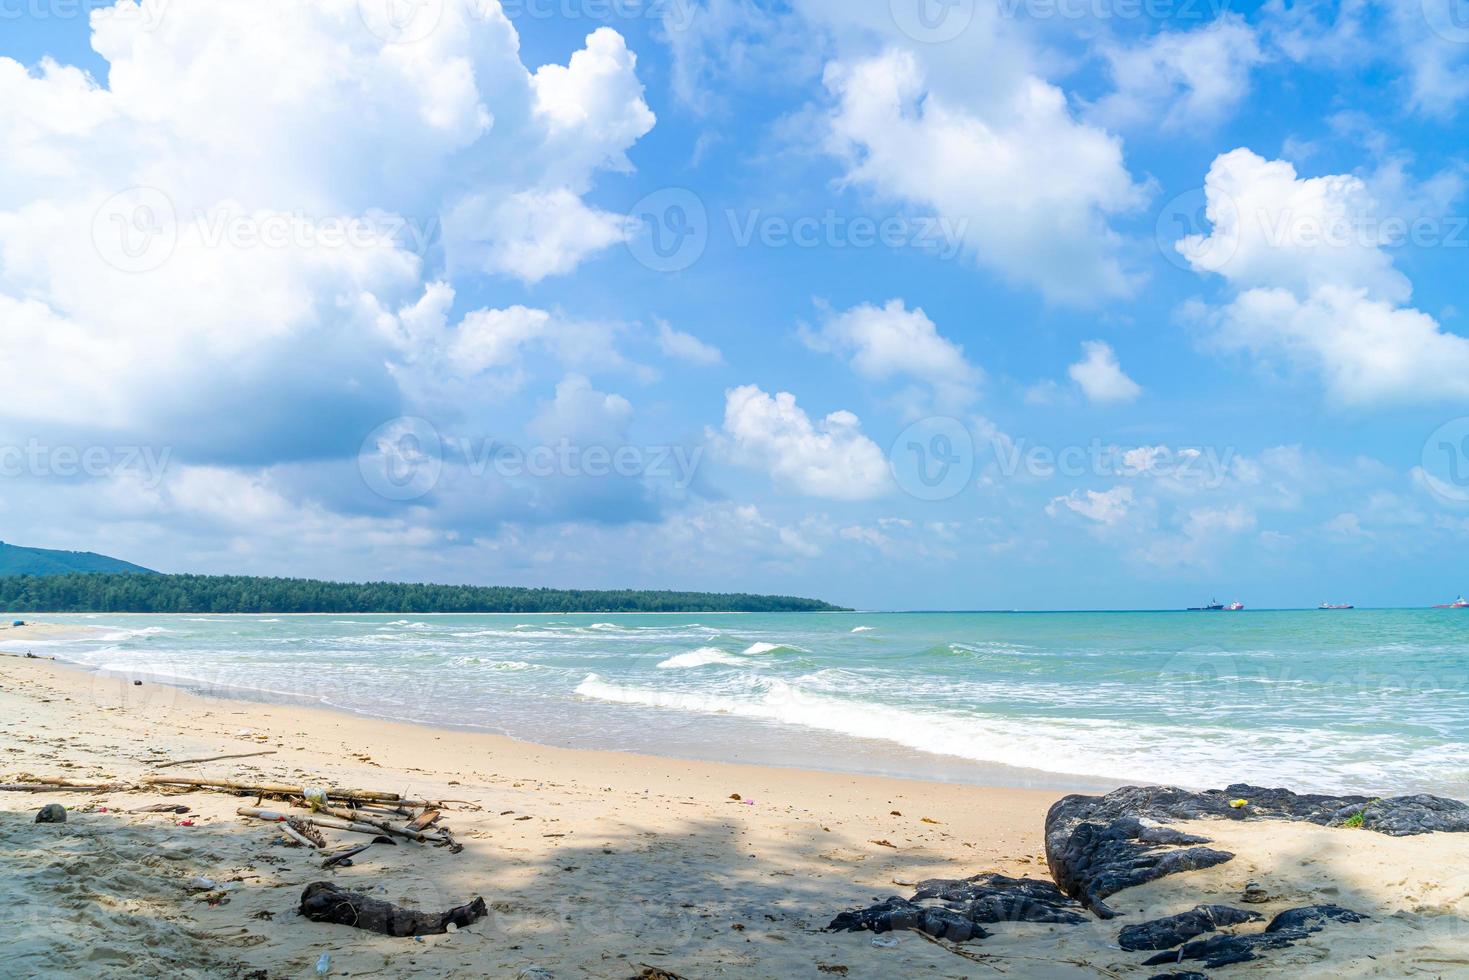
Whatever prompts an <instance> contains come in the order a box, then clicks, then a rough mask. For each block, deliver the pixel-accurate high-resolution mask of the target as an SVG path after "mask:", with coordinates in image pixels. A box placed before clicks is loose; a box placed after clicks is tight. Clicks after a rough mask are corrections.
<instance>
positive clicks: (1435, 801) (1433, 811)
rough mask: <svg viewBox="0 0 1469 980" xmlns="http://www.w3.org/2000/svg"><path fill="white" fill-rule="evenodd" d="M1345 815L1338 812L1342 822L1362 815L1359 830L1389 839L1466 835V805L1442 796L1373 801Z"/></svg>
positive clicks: (1468, 815) (1468, 831)
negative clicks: (1421, 835) (1385, 836)
mask: <svg viewBox="0 0 1469 980" xmlns="http://www.w3.org/2000/svg"><path fill="white" fill-rule="evenodd" d="M1347 810H1348V811H1350V812H1347V813H1345V814H1344V815H1343V814H1342V813H1341V812H1340V811H1338V814H1337V815H1338V816H1340V817H1341V819H1340V820H1337V821H1334V822H1336V823H1343V822H1345V821H1347V820H1350V819H1351V818H1352V817H1353V816H1356V814H1357V813H1361V815H1362V829H1363V830H1375V831H1377V832H1378V833H1379V834H1387V835H1388V836H1389V837H1413V836H1416V835H1418V834H1436V833H1457V834H1469V803H1461V802H1459V801H1458V800H1448V799H1445V798H1443V797H1442V796H1424V795H1421V794H1420V795H1417V796H1397V797H1393V798H1392V799H1388V800H1373V801H1372V802H1371V803H1368V804H1367V805H1366V806H1364V807H1361V808H1360V809H1359V810H1355V811H1352V810H1351V808H1350V807H1348V808H1347Z"/></svg>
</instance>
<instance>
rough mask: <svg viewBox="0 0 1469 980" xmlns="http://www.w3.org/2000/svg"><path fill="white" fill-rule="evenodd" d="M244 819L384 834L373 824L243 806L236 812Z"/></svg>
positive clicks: (355, 832) (375, 834)
mask: <svg viewBox="0 0 1469 980" xmlns="http://www.w3.org/2000/svg"><path fill="white" fill-rule="evenodd" d="M235 812H236V813H238V814H239V815H240V816H242V817H254V818H255V819H256V820H269V821H271V822H272V823H281V824H283V823H285V822H286V821H288V820H301V821H304V822H305V823H309V824H311V825H312V826H313V827H326V828H328V829H330V830H346V831H349V832H351V833H354V834H371V835H373V836H374V837H376V836H377V835H378V834H381V833H382V829H381V828H379V827H374V826H372V825H371V824H365V823H357V822H355V821H352V820H338V819H337V818H336V817H314V816H313V817H296V816H292V815H291V814H289V813H279V812H277V811H275V810H262V809H260V808H259V807H253V806H242V807H240V808H239V809H238V810H236V811H235Z"/></svg>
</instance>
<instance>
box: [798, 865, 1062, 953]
mask: <svg viewBox="0 0 1469 980" xmlns="http://www.w3.org/2000/svg"><path fill="white" fill-rule="evenodd" d="M1079 908H1080V906H1079V905H1078V904H1077V903H1076V902H1075V901H1073V900H1071V899H1069V898H1067V897H1066V896H1065V895H1063V894H1061V890H1060V889H1059V888H1057V887H1056V886H1055V885H1053V884H1051V883H1050V882H1049V881H1038V880H1036V879H1034V878H1010V877H1007V876H1005V875H1000V874H981V875H975V876H974V877H973V878H966V879H963V880H950V879H945V878H934V879H930V880H928V881H922V882H919V884H918V891H917V892H916V893H915V894H914V895H913V897H912V898H911V899H907V898H898V897H897V896H894V897H892V898H889V899H888V900H887V901H885V902H882V903H881V904H878V905H873V906H871V907H869V908H865V909H854V910H853V911H851V912H843V913H841V914H840V915H838V916H837V917H836V918H835V919H833V920H832V922H831V925H829V926H827V928H828V929H834V930H839V931H846V932H859V931H863V930H866V931H870V932H890V931H894V930H898V929H917V930H919V931H921V932H926V933H928V934H929V935H930V936H937V937H939V938H940V939H949V940H952V941H954V942H966V941H967V940H970V939H983V938H985V937H986V936H988V935H989V932H988V930H986V929H984V928H983V925H985V924H992V923H996V922H1059V923H1064V924H1067V925H1076V924H1077V923H1080V922H1084V921H1086V918H1085V916H1083V915H1081V913H1080V912H1079V911H1077V910H1078V909H1079Z"/></svg>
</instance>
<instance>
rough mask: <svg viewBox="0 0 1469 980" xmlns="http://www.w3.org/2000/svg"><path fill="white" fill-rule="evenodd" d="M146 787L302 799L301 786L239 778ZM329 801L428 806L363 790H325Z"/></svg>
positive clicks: (176, 779) (167, 781)
mask: <svg viewBox="0 0 1469 980" xmlns="http://www.w3.org/2000/svg"><path fill="white" fill-rule="evenodd" d="M143 782H144V784H146V785H148V786H197V787H199V788H201V789H222V790H229V791H231V792H239V793H254V794H256V795H257V796H302V797H304V796H305V795H306V787H304V786H284V785H279V784H275V783H247V782H244V781H243V780H239V779H192V778H186V777H182V776H149V777H147V778H146V779H144V780H143ZM326 795H327V797H328V798H329V799H333V800H376V801H378V802H382V803H393V804H396V805H398V806H413V807H419V806H428V805H429V801H427V800H410V799H407V798H405V797H402V796H399V795H398V794H396V793H381V792H378V791H376V790H367V789H329V790H327V793H326Z"/></svg>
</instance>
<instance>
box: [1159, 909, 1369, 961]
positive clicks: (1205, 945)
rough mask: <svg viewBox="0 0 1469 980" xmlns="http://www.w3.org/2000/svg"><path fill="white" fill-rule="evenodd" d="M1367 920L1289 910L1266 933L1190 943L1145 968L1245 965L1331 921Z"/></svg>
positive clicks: (1338, 912)
mask: <svg viewBox="0 0 1469 980" xmlns="http://www.w3.org/2000/svg"><path fill="white" fill-rule="evenodd" d="M1366 918H1368V916H1366V915H1363V914H1362V913H1360V912H1353V911H1351V910H1350V909H1344V908H1342V907H1341V906H1339V905H1308V906H1304V907H1302V908H1296V909H1287V910H1285V911H1284V912H1281V913H1280V914H1279V915H1277V916H1276V917H1275V918H1274V919H1271V920H1270V924H1269V925H1268V926H1266V927H1265V931H1264V932H1257V933H1254V934H1251V935H1248V936H1225V935H1219V936H1210V937H1209V938H1208V939H1201V940H1199V941H1198V942H1192V943H1189V944H1188V945H1186V946H1184V947H1183V948H1182V949H1178V950H1170V951H1169V952H1166V953H1159V954H1158V955H1157V956H1154V957H1153V958H1152V959H1148V960H1144V961H1143V965H1144V966H1159V965H1161V964H1164V963H1181V962H1183V961H1184V960H1202V961H1203V963H1204V965H1205V966H1207V967H1210V968H1213V967H1220V966H1228V965H1229V964H1231V963H1245V962H1248V961H1250V960H1253V959H1258V958H1259V956H1258V954H1259V952H1260V951H1261V950H1267V949H1284V948H1286V947H1287V946H1294V945H1295V944H1296V943H1297V942H1299V941H1300V940H1302V939H1305V938H1306V937H1308V936H1310V935H1311V934H1312V933H1315V932H1320V931H1321V929H1322V924H1323V923H1324V922H1325V921H1326V920H1328V919H1335V920H1336V921H1338V922H1361V921H1362V920H1363V919H1366Z"/></svg>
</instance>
